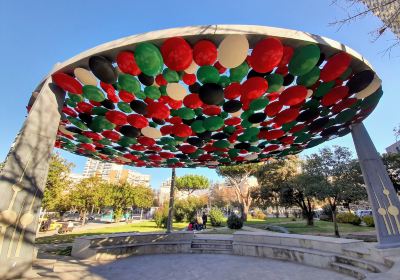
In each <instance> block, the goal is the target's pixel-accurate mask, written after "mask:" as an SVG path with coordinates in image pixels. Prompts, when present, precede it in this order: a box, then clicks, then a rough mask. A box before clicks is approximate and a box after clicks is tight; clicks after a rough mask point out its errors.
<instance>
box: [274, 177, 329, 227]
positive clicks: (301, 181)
mask: <svg viewBox="0 0 400 280" xmlns="http://www.w3.org/2000/svg"><path fill="white" fill-rule="evenodd" d="M323 180H324V179H323V178H321V176H320V175H311V174H305V173H300V174H296V175H295V176H293V177H292V178H290V179H289V180H288V181H287V184H285V186H284V187H283V188H282V189H281V202H282V203H283V204H284V205H290V206H293V205H296V206H298V207H300V209H301V210H302V214H303V217H305V218H306V219H307V225H309V226H313V225H314V203H315V198H316V196H317V192H318V190H319V188H320V182H321V181H323Z"/></svg>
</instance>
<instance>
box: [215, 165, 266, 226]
mask: <svg viewBox="0 0 400 280" xmlns="http://www.w3.org/2000/svg"><path fill="white" fill-rule="evenodd" d="M261 166H262V164H260V163H252V164H240V165H232V166H220V167H218V168H217V169H216V171H217V174H218V175H219V176H222V177H225V179H226V180H227V183H228V185H230V186H231V187H233V188H234V190H235V194H236V198H237V201H238V203H239V204H240V208H241V212H242V219H243V220H244V221H246V220H247V213H248V211H249V207H250V205H251V204H252V202H253V197H252V196H251V195H250V194H251V192H252V188H251V187H250V186H249V184H248V182H247V180H248V178H249V177H251V176H255V175H256V173H257V172H258V170H259V169H260V167H261Z"/></svg>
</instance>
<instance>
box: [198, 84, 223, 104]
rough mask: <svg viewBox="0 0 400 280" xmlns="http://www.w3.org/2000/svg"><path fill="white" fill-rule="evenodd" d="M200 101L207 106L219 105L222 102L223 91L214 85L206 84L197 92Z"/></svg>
mask: <svg viewBox="0 0 400 280" xmlns="http://www.w3.org/2000/svg"><path fill="white" fill-rule="evenodd" d="M199 97H200V100H201V101H202V102H203V103H205V104H207V105H219V104H221V103H222V102H224V89H223V88H222V86H220V85H218V84H214V83H206V84H204V85H202V86H201V88H200V91H199Z"/></svg>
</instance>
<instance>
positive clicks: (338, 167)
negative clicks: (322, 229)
mask: <svg viewBox="0 0 400 280" xmlns="http://www.w3.org/2000/svg"><path fill="white" fill-rule="evenodd" d="M303 173H304V174H307V175H309V176H319V177H320V179H319V184H318V186H319V189H318V190H316V197H317V198H319V199H325V200H327V201H328V203H329V206H330V208H331V211H332V221H333V223H334V231H335V236H337V237H340V235H339V229H338V225H337V221H336V212H337V205H338V204H340V203H343V202H346V199H348V198H349V197H351V196H352V195H354V193H356V192H363V193H365V196H366V191H365V188H364V186H363V185H362V184H361V183H360V177H361V174H360V172H359V169H357V168H355V164H354V160H353V159H352V153H351V151H350V150H349V149H348V148H344V147H339V146H334V147H333V150H332V149H330V148H323V149H321V150H320V151H319V153H318V154H316V153H315V154H312V155H310V156H307V160H306V162H305V163H304V165H303ZM352 200H354V197H352Z"/></svg>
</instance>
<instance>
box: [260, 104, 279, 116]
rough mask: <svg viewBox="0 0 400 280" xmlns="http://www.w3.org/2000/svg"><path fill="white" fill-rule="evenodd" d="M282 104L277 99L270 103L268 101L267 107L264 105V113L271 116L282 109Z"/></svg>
mask: <svg viewBox="0 0 400 280" xmlns="http://www.w3.org/2000/svg"><path fill="white" fill-rule="evenodd" d="M282 107H283V104H282V103H281V102H279V101H275V102H272V103H269V104H268V105H267V107H265V110H264V113H265V114H267V116H268V117H273V116H275V115H276V114H278V113H279V111H280V110H281V109H282Z"/></svg>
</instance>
